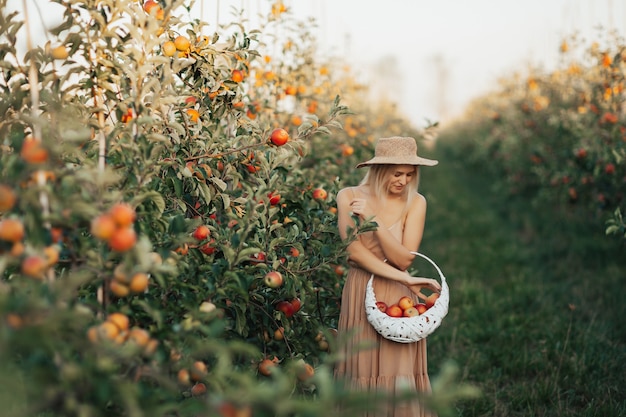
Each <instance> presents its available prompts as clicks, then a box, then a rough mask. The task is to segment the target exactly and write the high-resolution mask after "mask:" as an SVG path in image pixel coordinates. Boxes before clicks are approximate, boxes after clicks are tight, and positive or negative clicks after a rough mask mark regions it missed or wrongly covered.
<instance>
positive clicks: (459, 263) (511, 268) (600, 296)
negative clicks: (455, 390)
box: [420, 150, 626, 417]
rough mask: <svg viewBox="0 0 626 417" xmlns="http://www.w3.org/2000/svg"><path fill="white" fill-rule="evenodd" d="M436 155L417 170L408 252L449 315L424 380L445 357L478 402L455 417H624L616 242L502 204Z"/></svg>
mask: <svg viewBox="0 0 626 417" xmlns="http://www.w3.org/2000/svg"><path fill="white" fill-rule="evenodd" d="M439 152H440V153H442V151H441V150H439ZM438 157H439V160H440V161H441V164H440V165H439V166H437V167H436V168H432V169H431V168H428V169H424V170H423V173H422V187H421V191H422V192H423V193H424V194H425V195H426V197H427V199H428V201H429V209H428V216H427V225H426V231H425V236H424V240H423V243H422V247H421V248H420V251H421V252H423V253H425V254H427V255H429V256H430V257H432V258H433V259H434V260H435V261H436V262H437V263H438V264H439V266H440V267H441V269H442V271H443V272H444V274H445V276H446V278H447V280H448V284H449V286H450V307H449V312H448V316H447V317H446V319H445V320H444V322H443V324H442V326H441V327H440V328H439V329H438V330H437V331H436V332H435V333H434V334H433V335H432V336H430V338H429V347H428V350H429V366H430V369H429V371H430V373H431V374H436V373H437V372H438V371H439V369H440V366H441V365H442V364H443V363H444V362H445V361H446V360H449V359H452V360H454V361H455V362H456V363H457V364H458V365H459V366H460V368H461V370H462V373H461V378H462V381H463V382H468V383H472V384H474V385H476V386H478V387H479V388H480V389H481V390H482V393H483V395H482V397H481V398H480V399H479V400H474V401H468V402H464V403H460V404H458V405H457V413H458V416H463V417H465V416H498V417H508V416H525V417H526V416H559V417H563V416H576V417H591V416H598V417H599V416H602V417H613V416H615V417H617V416H626V390H625V389H624V387H623V383H624V381H626V322H625V321H624V317H626V303H625V302H624V294H625V292H624V289H625V287H626V253H625V250H624V245H623V243H621V242H619V240H616V239H615V238H611V237H607V236H605V235H604V232H603V230H604V227H603V224H602V222H601V221H600V220H598V221H587V222H585V223H582V222H580V221H579V220H577V219H578V218H579V216H576V213H574V212H571V211H568V210H570V209H568V208H564V207H561V208H553V207H536V206H533V205H532V204H530V203H528V202H526V201H519V200H517V199H510V198H503V196H501V195H497V194H495V193H492V192H490V181H489V178H486V177H482V176H481V175H480V174H479V173H476V172H468V171H466V170H465V169H464V168H463V166H461V165H459V164H456V163H454V162H453V161H450V160H448V159H447V158H446V155H445V154H444V155H439V156H438Z"/></svg>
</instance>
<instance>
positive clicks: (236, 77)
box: [231, 69, 243, 83]
mask: <svg viewBox="0 0 626 417" xmlns="http://www.w3.org/2000/svg"><path fill="white" fill-rule="evenodd" d="M231 79H232V80H233V81H234V82H236V83H240V82H242V81H243V71H241V70H238V69H236V70H233V73H232V75H231Z"/></svg>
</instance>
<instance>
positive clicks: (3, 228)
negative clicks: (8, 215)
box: [0, 219, 24, 242]
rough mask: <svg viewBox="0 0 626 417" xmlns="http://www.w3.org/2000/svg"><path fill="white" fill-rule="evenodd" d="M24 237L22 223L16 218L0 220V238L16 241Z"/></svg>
mask: <svg viewBox="0 0 626 417" xmlns="http://www.w3.org/2000/svg"><path fill="white" fill-rule="evenodd" d="M23 238H24V225H23V224H22V222H21V221H20V220H18V219H4V220H0V240H4V241H6V242H18V241H20V240H22V239H23Z"/></svg>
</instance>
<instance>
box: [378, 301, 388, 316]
mask: <svg viewBox="0 0 626 417" xmlns="http://www.w3.org/2000/svg"><path fill="white" fill-rule="evenodd" d="M376 307H378V309H379V310H380V311H382V312H383V313H384V312H386V311H387V303H385V302H384V301H376Z"/></svg>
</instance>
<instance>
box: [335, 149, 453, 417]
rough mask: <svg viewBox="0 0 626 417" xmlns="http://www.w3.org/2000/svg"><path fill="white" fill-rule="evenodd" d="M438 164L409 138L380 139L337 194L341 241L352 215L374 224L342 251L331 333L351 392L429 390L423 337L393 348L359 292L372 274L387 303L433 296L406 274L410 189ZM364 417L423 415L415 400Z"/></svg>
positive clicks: (420, 223)
mask: <svg viewBox="0 0 626 417" xmlns="http://www.w3.org/2000/svg"><path fill="white" fill-rule="evenodd" d="M437 163H438V161H435V160H431V159H426V158H422V157H419V156H418V155H417V144H416V142H415V139H413V138H410V137H390V138H381V139H379V140H378V142H377V144H376V150H375V156H374V158H372V159H370V160H369V161H366V162H363V163H360V164H358V165H357V168H361V167H369V170H368V172H367V174H366V175H365V177H364V178H363V180H362V181H361V183H360V184H359V185H358V186H356V187H347V188H344V189H342V190H340V191H339V193H338V194H337V212H338V226H339V233H340V235H341V238H342V239H344V240H345V239H348V238H349V236H348V233H349V228H354V227H355V221H354V218H353V216H354V217H356V216H358V217H359V218H360V220H361V221H364V220H372V221H374V222H376V223H377V225H378V227H377V229H376V230H375V231H373V232H366V233H362V234H360V235H359V236H358V238H357V239H356V240H355V241H354V242H352V243H350V245H349V246H348V261H349V263H350V265H351V268H350V270H349V271H348V276H347V278H346V282H345V285H344V288H343V293H342V300H341V312H340V315H339V325H338V332H339V335H341V336H343V337H342V339H341V340H345V341H346V343H344V344H343V345H342V347H341V349H343V351H342V352H341V353H342V354H343V356H342V361H341V362H340V363H339V364H338V365H337V368H336V371H335V374H336V376H337V377H340V378H345V381H346V382H348V383H349V384H350V387H351V388H353V389H357V390H363V391H370V392H378V393H387V394H391V396H393V394H394V393H399V392H400V390H405V389H406V388H407V387H408V388H409V389H412V390H415V391H417V392H429V391H430V380H429V378H428V370H427V366H426V340H425V339H424V340H421V341H419V342H416V343H406V344H405V343H397V342H393V341H390V340H387V339H384V338H383V337H382V336H380V335H379V334H378V333H377V332H376V331H375V330H374V328H373V327H372V326H371V325H370V324H369V323H368V321H367V317H366V314H365V308H364V299H365V288H366V285H367V281H368V280H369V278H370V276H371V275H372V274H374V275H375V279H374V292H375V293H376V298H377V299H378V300H379V301H380V300H383V301H384V300H387V302H394V301H395V300H399V299H400V297H402V296H404V295H409V296H411V297H412V298H413V299H414V300H415V298H416V296H417V294H419V295H420V296H422V294H421V293H420V289H421V288H427V289H429V290H432V291H435V292H440V291H441V285H440V284H439V282H438V281H437V280H435V279H430V278H419V277H412V276H410V275H409V273H408V272H407V271H406V270H407V268H409V266H410V265H411V262H412V261H413V258H414V256H415V255H413V254H412V253H411V252H417V250H418V249H419V246H420V242H421V241H422V236H423V232H424V223H425V219H426V199H425V198H424V196H422V195H421V194H419V193H418V192H417V186H418V182H419V167H420V166H423V165H425V166H434V165H437ZM367 415H368V416H369V415H371V416H374V415H375V416H393V417H404V416H407V417H408V416H411V417H419V416H426V415H428V414H427V413H426V411H425V410H424V409H423V408H422V407H420V405H419V404H417V403H416V402H415V401H413V402H407V401H404V402H399V403H397V404H392V405H390V407H389V409H388V410H382V411H380V412H376V411H374V410H372V411H369V412H368V414H367Z"/></svg>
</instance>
